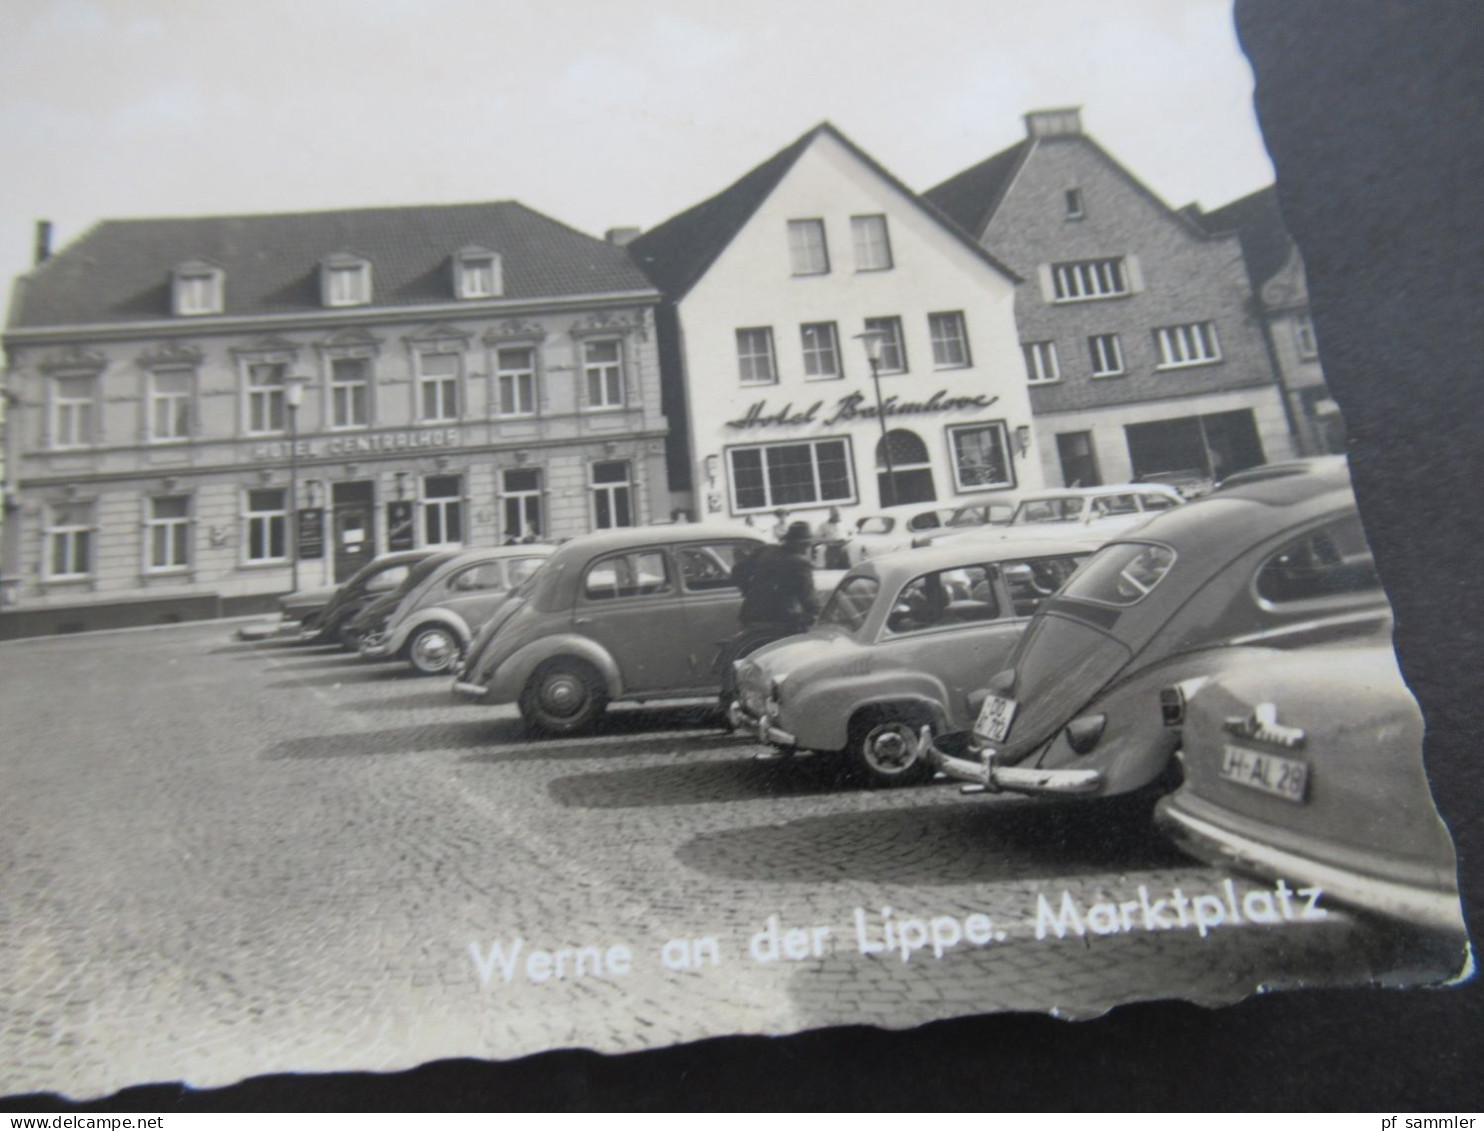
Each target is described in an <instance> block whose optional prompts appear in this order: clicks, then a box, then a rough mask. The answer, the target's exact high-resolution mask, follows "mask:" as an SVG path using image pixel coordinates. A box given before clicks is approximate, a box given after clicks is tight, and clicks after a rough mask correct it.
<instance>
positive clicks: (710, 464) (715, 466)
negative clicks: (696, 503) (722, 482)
mask: <svg viewBox="0 0 1484 1131" xmlns="http://www.w3.org/2000/svg"><path fill="white" fill-rule="evenodd" d="M720 472H721V457H720V456H718V455H709V456H707V457H706V482H707V483H708V484H710V485H711V486H712V487H715V486H716V477H717V475H718V474H720Z"/></svg>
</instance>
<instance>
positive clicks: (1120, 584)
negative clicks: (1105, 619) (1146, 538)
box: [1063, 542, 1175, 607]
mask: <svg viewBox="0 0 1484 1131" xmlns="http://www.w3.org/2000/svg"><path fill="white" fill-rule="evenodd" d="M1174 564H1175V551H1174V550H1172V549H1170V548H1169V547H1168V546H1159V545H1155V544H1153V543H1149V542H1119V543H1115V544H1114V545H1111V546H1104V547H1103V548H1102V549H1101V550H1099V551H1098V552H1097V553H1096V554H1094V555H1093V556H1092V559H1091V560H1090V561H1089V562H1088V563H1087V565H1086V566H1085V567H1084V568H1083V570H1082V572H1081V573H1079V574H1077V576H1076V577H1074V578H1072V580H1071V582H1070V583H1069V584H1068V585H1067V587H1066V589H1065V590H1063V595H1064V596H1067V597H1075V598H1076V599H1077V600H1079V601H1093V602H1095V603H1096V604H1099V605H1115V606H1119V607H1127V606H1129V605H1137V604H1138V603H1139V602H1140V601H1142V600H1143V599H1144V598H1145V597H1147V596H1149V594H1150V593H1152V592H1154V589H1155V587H1156V586H1157V585H1158V584H1159V583H1160V582H1161V581H1163V580H1164V579H1165V577H1166V575H1168V574H1169V572H1170V567H1171V566H1173V565H1174Z"/></svg>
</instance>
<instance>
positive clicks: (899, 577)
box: [729, 540, 1092, 786]
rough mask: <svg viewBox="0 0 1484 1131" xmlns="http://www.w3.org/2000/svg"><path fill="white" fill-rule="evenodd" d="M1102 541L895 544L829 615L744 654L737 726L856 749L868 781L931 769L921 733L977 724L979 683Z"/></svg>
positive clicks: (844, 588) (786, 743) (814, 745)
mask: <svg viewBox="0 0 1484 1131" xmlns="http://www.w3.org/2000/svg"><path fill="white" fill-rule="evenodd" d="M1091 552H1092V547H1091V546H1088V545H1084V544H1079V543H1075V542H1066V543H1062V542H1050V541H1045V540H1041V541H1036V542H1033V543H1030V544H1029V545H1027V544H1021V543H1014V542H1004V543H998V544H995V545H992V546H991V545H986V544H980V545H977V546H968V545H964V544H958V545H954V546H942V547H936V548H929V549H919V550H913V551H910V552H907V553H897V554H886V555H884V556H882V557H879V558H872V559H870V560H869V561H867V562H863V563H862V564H861V565H859V566H857V567H856V568H855V569H853V570H851V571H850V572H849V573H848V574H846V575H845V579H844V580H843V581H841V582H840V584H839V586H838V587H837V588H836V589H835V591H834V593H833V594H832V595H831V597H830V599H829V602H828V604H826V605H825V608H824V611H823V612H822V613H821V614H820V617H819V622H818V624H816V625H815V627H814V628H812V629H810V630H809V631H808V632H806V633H804V634H802V635H800V636H792V637H789V638H788V639H786V640H781V641H779V642H777V643H775V644H770V645H768V646H766V647H764V648H761V649H759V650H758V651H756V652H754V653H753V654H752V655H751V656H749V657H747V658H745V659H742V660H739V661H738V662H737V693H738V698H737V701H736V702H735V703H733V704H732V706H731V709H730V712H729V715H730V720H731V722H732V724H733V725H734V726H735V727H737V729H739V730H745V731H749V732H751V733H754V734H756V735H757V737H758V741H760V742H766V743H769V744H771V745H773V746H775V747H777V748H779V749H780V750H782V751H784V752H787V753H794V752H797V751H820V752H829V753H843V754H846V755H848V756H849V758H850V760H851V765H852V768H853V770H854V771H855V773H856V776H857V777H859V778H861V779H863V780H864V781H865V782H866V783H867V784H870V785H887V786H890V785H906V784H909V783H912V782H918V781H924V780H926V779H927V778H929V777H931V776H932V773H933V770H932V767H931V766H930V765H928V763H927V762H926V761H925V760H923V759H922V758H921V757H920V756H919V752H918V741H917V738H918V731H919V729H920V728H921V727H924V726H927V727H930V728H931V729H932V730H933V731H935V732H937V733H942V732H944V731H950V730H955V729H962V728H964V727H967V726H968V725H969V724H970V723H972V722H973V719H974V715H973V712H972V710H971V708H970V705H969V694H970V692H972V691H974V690H975V689H976V688H977V687H978V685H979V683H980V681H981V679H982V673H984V672H985V671H995V670H998V668H999V667H1000V665H1001V664H1002V663H1003V662H1004V660H1005V658H1006V657H1008V656H1009V654H1010V650H1011V649H1012V648H1013V647H1014V646H1015V641H1016V640H1017V639H1018V638H1019V636H1020V633H1021V631H1022V629H1024V627H1025V624H1026V622H1027V621H1028V620H1029V618H1030V616H1031V614H1032V613H1034V612H1035V611H1036V609H1037V608H1038V607H1039V606H1040V604H1041V602H1042V601H1044V600H1045V599H1046V598H1047V597H1048V596H1050V595H1051V594H1052V593H1054V592H1055V591H1056V590H1057V589H1059V588H1060V587H1061V585H1062V583H1063V582H1065V581H1066V579H1067V578H1068V577H1069V576H1070V575H1071V573H1072V571H1073V570H1074V569H1076V567H1077V565H1078V563H1080V562H1081V561H1082V560H1083V559H1084V558H1086V557H1087V555H1088V554H1089V553H1091Z"/></svg>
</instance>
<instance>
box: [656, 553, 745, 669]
mask: <svg viewBox="0 0 1484 1131" xmlns="http://www.w3.org/2000/svg"><path fill="white" fill-rule="evenodd" d="M758 546H759V544H758V543H757V542H752V541H748V540H745V539H741V538H737V539H712V540H709V541H705V542H688V543H684V544H682V545H678V546H676V547H675V548H674V550H673V553H674V556H675V564H676V571H677V573H678V574H679V576H680V584H681V589H682V591H683V593H684V594H685V620H686V639H685V649H686V660H687V663H688V665H689V671H690V681H691V686H693V687H696V688H700V689H706V690H709V689H712V688H715V687H716V686H717V685H718V683H719V677H718V675H717V674H716V673H715V672H714V671H713V670H712V669H713V667H714V665H715V662H716V656H717V650H718V648H719V646H720V645H721V644H722V643H723V642H724V641H727V640H729V639H731V637H733V636H734V635H736V633H737V631H738V628H739V625H738V622H737V613H738V611H739V610H740V609H741V608H742V592H741V590H740V589H738V588H737V583H736V582H735V581H733V580H732V570H733V569H734V568H735V567H736V564H737V562H738V561H739V560H740V559H741V558H742V557H744V556H746V555H747V554H749V553H755V552H756V551H757V549H758Z"/></svg>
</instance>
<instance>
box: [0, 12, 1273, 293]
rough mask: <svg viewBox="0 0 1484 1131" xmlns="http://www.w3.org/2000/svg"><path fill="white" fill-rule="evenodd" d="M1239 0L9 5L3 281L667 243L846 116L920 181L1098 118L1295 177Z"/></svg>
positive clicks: (1095, 129) (1162, 179)
mask: <svg viewBox="0 0 1484 1131" xmlns="http://www.w3.org/2000/svg"><path fill="white" fill-rule="evenodd" d="M1251 97H1252V76H1251V71H1250V69H1249V68H1248V65H1247V61H1246V59H1245V57H1244V56H1243V55H1242V54H1241V52H1240V50H1239V48H1238V46H1237V42H1236V34H1235V31H1234V29H1233V24H1232V14H1231V10H1230V3H1229V0H1119V2H1118V3H1110V2H1109V0H1035V2H1033V3H1032V2H1026V0H890V2H887V0H726V2H725V3H720V2H715V0H712V2H709V3H707V2H703V0H621V2H620V0H251V2H250V3H242V2H241V0H3V3H0V155H3V157H0V167H3V169H4V175H3V177H0V280H3V281H4V282H3V284H0V285H4V286H5V288H6V289H7V291H8V286H9V280H11V279H12V278H14V276H15V275H17V274H19V273H20V272H23V271H25V270H27V269H28V268H29V267H30V265H31V255H32V245H33V239H34V226H35V222H36V221H37V220H39V219H48V220H51V221H52V222H53V225H54V232H55V234H54V240H53V243H54V246H56V247H60V246H62V245H64V244H66V243H67V242H68V241H70V240H72V239H75V238H77V237H78V236H80V235H81V234H82V233H83V232H84V231H86V230H87V228H88V227H89V226H90V225H92V224H93V223H95V222H96V221H98V220H101V219H106V218H122V217H140V216H191V215H221V214H237V213H257V212H296V211H312V210H318V209H333V208H350V207H360V206H367V205H387V204H420V203H429V204H433V203H453V202H460V201H476V200H500V199H516V200H520V201H522V202H523V203H525V204H527V205H529V206H531V207H533V208H535V209H537V210H539V211H541V212H544V213H546V214H548V215H550V216H553V217H555V218H556V219H559V220H562V221H564V222H566V223H568V224H570V225H572V226H574V227H576V228H579V229H581V230H583V231H586V232H589V233H591V234H593V235H601V234H602V232H603V231H604V230H605V229H607V228H610V227H620V226H639V227H644V228H649V227H653V226H654V225H656V224H658V223H660V222H662V221H663V220H665V219H667V218H668V217H670V216H672V215H674V214H675V213H676V212H679V211H681V210H682V209H684V208H686V207H689V206H690V205H691V204H694V203H695V202H697V201H698V200H701V199H704V198H705V197H707V196H710V195H712V194H713V193H716V192H718V191H720V190H721V189H722V188H724V187H725V186H726V185H728V184H730V183H731V182H732V181H733V180H735V179H736V178H737V177H739V176H740V175H741V174H742V173H744V172H746V171H747V170H748V169H750V168H751V167H752V166H753V165H755V164H757V163H758V162H760V161H762V160H764V159H765V158H767V157H768V156H770V155H771V154H772V153H774V152H776V151H777V150H779V149H781V148H783V147H784V146H785V145H787V144H788V143H789V142H791V141H792V140H793V139H794V138H796V137H797V136H798V135H800V134H802V133H803V132H804V131H805V130H807V129H809V128H811V127H812V126H814V125H816V124H818V123H819V122H820V121H822V120H825V119H828V120H830V121H832V122H833V123H834V124H835V125H836V126H837V127H839V128H840V129H841V130H843V131H844V132H845V133H846V134H847V135H848V136H850V137H851V138H852V139H853V140H854V141H855V142H856V143H857V144H859V145H860V146H861V147H862V148H864V149H865V150H866V151H867V152H869V153H871V154H872V155H873V156H874V157H875V158H876V159H877V160H878V161H880V162H881V163H882V164H883V165H885V166H886V167H887V168H888V169H890V170H891V171H892V172H893V173H895V174H896V175H897V177H898V178H899V179H901V180H902V181H904V182H905V183H906V184H907V185H909V186H910V187H912V188H914V189H918V190H923V189H926V188H929V187H931V186H932V185H935V184H937V183H938V182H939V181H942V180H944V179H946V178H947V177H949V176H951V175H953V174H954V173H957V172H959V171H960V170H962V169H964V168H967V167H968V166H969V165H972V164H974V163H976V162H978V161H981V160H983V159H984V158H985V157H988V156H989V155H990V154H991V153H994V152H997V151H998V150H1000V149H1002V148H1004V147H1005V146H1007V145H1011V144H1013V143H1014V142H1016V141H1017V140H1019V138H1020V137H1021V136H1023V131H1024V127H1023V123H1022V119H1021V116H1022V115H1023V114H1024V113H1025V112H1026V111H1027V110H1031V109H1036V108H1043V107H1050V106H1068V105H1073V106H1081V107H1082V109H1083V124H1084V127H1085V128H1086V130H1087V131H1088V132H1089V133H1090V134H1092V135H1093V136H1094V137H1096V138H1097V139H1098V140H1099V141H1100V142H1101V143H1102V145H1103V146H1104V147H1105V148H1106V149H1108V150H1109V151H1110V152H1111V153H1112V154H1113V155H1114V156H1116V157H1117V158H1119V159H1120V160H1121V161H1123V163H1124V164H1125V165H1126V166H1127V167H1128V168H1129V169H1130V170H1131V171H1133V172H1134V173H1135V175H1136V176H1138V177H1139V178H1140V179H1141V180H1143V181H1144V182H1145V183H1146V184H1147V185H1149V187H1151V188H1152V189H1153V190H1154V191H1155V192H1156V193H1158V194H1159V195H1160V196H1162V197H1163V198H1164V199H1165V200H1166V201H1167V202H1169V203H1170V204H1172V205H1174V206H1176V207H1179V206H1182V205H1184V204H1188V203H1190V202H1192V201H1196V202H1199V203H1200V204H1201V205H1203V206H1204V207H1206V208H1215V207H1218V206H1220V205H1222V204H1226V203H1228V202H1229V201H1231V200H1233V199H1235V198H1237V197H1239V196H1243V195H1245V194H1246V193H1248V192H1251V191H1252V190H1254V189H1257V188H1261V187H1263V186H1264V185H1267V184H1269V183H1271V181H1272V179H1273V173H1272V166H1271V165H1270V164H1269V162H1268V158H1267V154H1266V152H1265V150H1264V149H1263V145H1262V139H1261V137H1260V135H1259V133H1258V130H1257V125H1256V121H1255V118H1254V116H1253V112H1252V102H1251Z"/></svg>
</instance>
